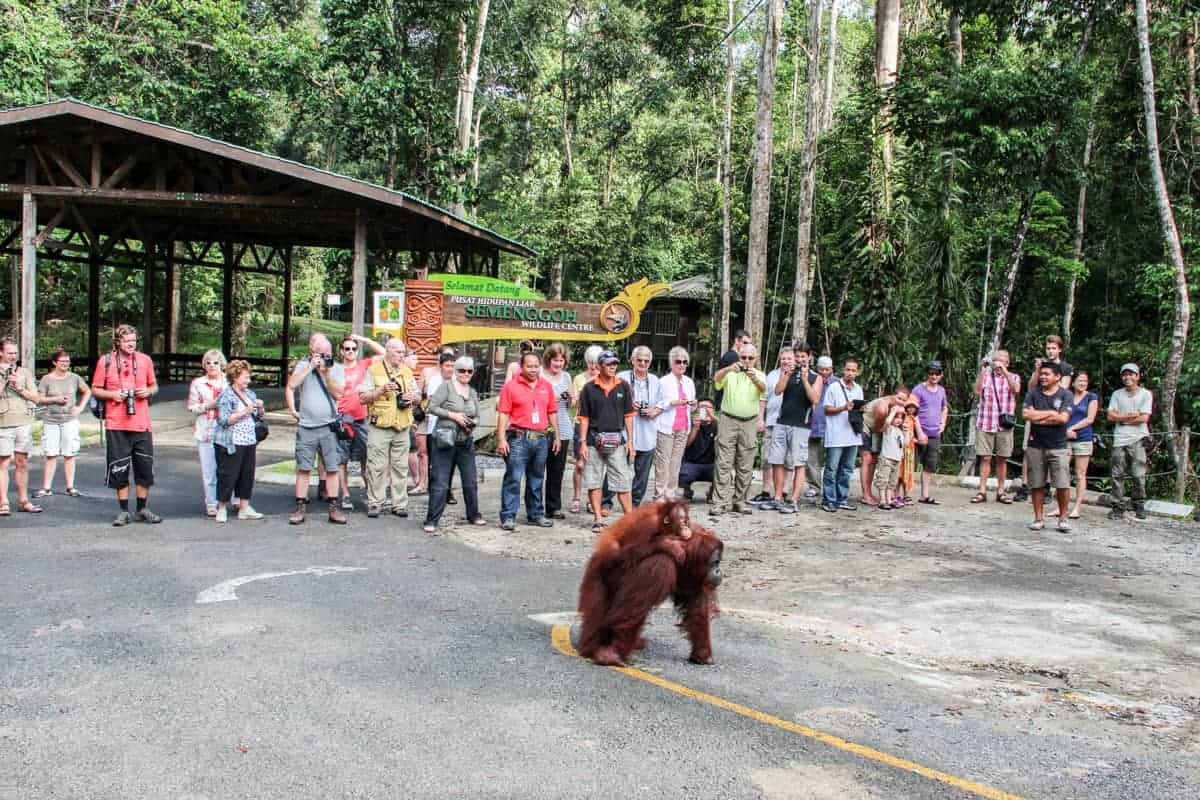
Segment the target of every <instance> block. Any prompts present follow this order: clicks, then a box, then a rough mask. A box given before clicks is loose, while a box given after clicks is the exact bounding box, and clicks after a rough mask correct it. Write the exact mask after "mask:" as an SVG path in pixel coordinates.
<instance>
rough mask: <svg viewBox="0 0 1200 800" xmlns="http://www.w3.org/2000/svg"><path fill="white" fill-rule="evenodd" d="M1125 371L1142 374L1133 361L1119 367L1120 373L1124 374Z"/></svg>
mask: <svg viewBox="0 0 1200 800" xmlns="http://www.w3.org/2000/svg"><path fill="white" fill-rule="evenodd" d="M1126 372H1132V373H1133V374H1134V375H1139V376H1140V375H1141V374H1142V371H1141V370H1140V369H1138V365H1137V364H1134V363H1133V362H1130V363H1128V364H1126V365H1125V366H1123V367H1121V374H1122V375H1124V374H1125V373H1126Z"/></svg>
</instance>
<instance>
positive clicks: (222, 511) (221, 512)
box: [213, 508, 229, 522]
mask: <svg viewBox="0 0 1200 800" xmlns="http://www.w3.org/2000/svg"><path fill="white" fill-rule="evenodd" d="M228 519H229V509H227V508H218V509H217V513H216V514H214V515H213V520H214V521H216V522H226V521H228Z"/></svg>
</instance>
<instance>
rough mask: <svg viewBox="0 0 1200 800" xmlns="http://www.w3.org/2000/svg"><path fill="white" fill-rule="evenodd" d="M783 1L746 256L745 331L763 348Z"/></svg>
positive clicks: (777, 0)
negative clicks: (772, 160) (777, 71)
mask: <svg viewBox="0 0 1200 800" xmlns="http://www.w3.org/2000/svg"><path fill="white" fill-rule="evenodd" d="M782 25H783V0H767V18H766V24H765V25H764V26H763V44H762V54H761V58H760V59H759V64H758V107H757V110H756V111H755V114H754V169H753V172H752V173H751V184H750V238H749V242H748V244H747V247H746V250H747V257H746V292H745V295H744V299H745V328H746V330H747V331H748V332H749V334H750V338H751V341H753V342H754V343H755V344H757V345H759V346H760V349H761V346H762V334H763V311H764V310H765V307H766V303H765V299H766V298H765V295H766V287H767V255H768V254H767V240H768V236H769V233H770V231H769V229H770V217H771V159H772V157H773V155H774V153H773V151H774V139H775V120H774V111H775V69H776V66H777V65H778V61H779V34H780V28H781V27H782Z"/></svg>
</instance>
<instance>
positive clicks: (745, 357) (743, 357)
mask: <svg viewBox="0 0 1200 800" xmlns="http://www.w3.org/2000/svg"><path fill="white" fill-rule="evenodd" d="M741 360H742V361H753V360H754V356H742V358H741Z"/></svg>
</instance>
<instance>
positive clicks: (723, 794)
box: [0, 448, 1197, 800]
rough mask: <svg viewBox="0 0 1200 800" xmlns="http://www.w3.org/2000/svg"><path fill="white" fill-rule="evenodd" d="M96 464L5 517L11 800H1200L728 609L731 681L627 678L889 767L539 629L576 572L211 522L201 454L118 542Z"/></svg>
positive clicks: (1169, 774) (364, 528) (1179, 780)
mask: <svg viewBox="0 0 1200 800" xmlns="http://www.w3.org/2000/svg"><path fill="white" fill-rule="evenodd" d="M98 455H99V454H98V453H97V452H94V451H89V452H88V453H86V454H85V455H84V456H83V460H84V462H85V464H84V468H83V469H81V478H82V480H81V481H80V485H81V488H83V489H84V490H85V492H86V493H87V495H88V496H87V497H85V498H82V499H80V500H71V499H69V498H65V497H55V498H53V499H52V500H51V501H50V502H49V503H48V513H46V514H43V515H40V517H33V516H30V515H24V514H15V515H14V516H13V517H11V518H9V519H8V520H4V521H3V522H2V523H0V609H3V613H2V616H0V653H2V654H3V658H2V659H0V798H4V799H5V800H8V798H13V799H14V800H16V799H18V798H19V799H20V800H28V799H29V798H122V800H124V799H127V798H129V799H132V798H155V799H156V800H157V799H158V798H186V799H187V800H200V799H201V798H212V799H214V800H215V798H222V799H223V798H241V797H253V798H298V797H303V798H308V797H312V798H395V797H439V798H440V797H481V798H483V797H486V798H495V797H512V798H561V797H572V798H573V797H579V798H585V797H586V798H610V797H611V798H617V797H682V796H687V797H704V798H753V797H768V798H818V799H819V798H859V797H884V798H935V797H937V798H940V797H969V796H972V794H971V792H970V791H969V790H970V789H971V788H974V790H975V791H976V793H977V794H978V793H979V792H983V791H985V788H984V787H986V786H992V787H998V788H999V789H1002V790H1005V791H1007V792H1011V793H1013V794H1015V795H1017V796H1023V797H1046V798H1050V797H1054V798H1063V797H1078V798H1093V797H1111V798H1165V797H1185V796H1195V794H1196V782H1195V781H1196V777H1197V776H1196V771H1195V769H1196V768H1195V765H1194V762H1195V759H1194V755H1195V752H1196V751H1195V743H1194V742H1193V745H1192V748H1191V756H1190V757H1188V756H1187V752H1186V750H1187V749H1186V748H1184V749H1183V751H1181V752H1165V753H1152V752H1150V753H1148V752H1146V751H1145V750H1143V749H1136V750H1129V751H1124V750H1121V749H1116V748H1113V747H1112V746H1111V745H1109V744H1107V743H1105V742H1102V741H1100V740H1098V739H1094V738H1092V737H1090V736H1089V735H1088V733H1087V732H1086V731H1069V730H1064V731H1042V730H1038V731H1033V730H1027V729H1022V727H1021V726H1020V725H1018V724H1008V723H1006V722H1005V721H1004V720H998V719H988V718H979V719H975V718H971V717H969V716H960V715H959V714H957V713H956V712H955V711H954V710H953V709H950V710H947V709H946V708H945V707H944V703H943V702H942V701H941V695H940V693H939V691H938V687H936V686H929V687H927V688H920V687H917V686H915V685H914V684H913V683H912V682H897V681H896V680H895V676H894V673H892V672H891V671H889V670H887V669H885V668H884V667H883V666H882V665H881V664H880V663H879V660H878V659H872V658H867V657H865V656H862V655H856V654H847V653H842V652H839V651H838V649H837V648H835V647H825V646H821V645H820V644H819V643H814V642H811V641H809V640H808V638H807V637H802V636H800V635H789V634H786V633H784V634H781V633H779V631H778V630H775V629H767V628H763V627H755V626H754V625H753V624H750V623H748V622H746V621H744V620H740V619H737V618H731V617H725V618H722V619H720V620H718V621H717V622H716V624H715V625H716V627H715V631H716V636H715V638H716V641H717V655H718V659H719V663H718V664H717V665H716V666H714V667H707V668H705V667H695V666H691V665H689V664H687V663H686V661H685V658H686V655H687V648H686V644H685V643H684V642H683V641H682V640H681V639H680V638H679V637H678V635H677V634H676V633H675V632H674V631H673V630H672V627H671V620H670V618H669V617H668V616H665V615H663V616H659V617H656V618H655V620H654V623H653V625H652V629H651V637H650V638H651V644H650V647H649V649H648V650H647V652H646V653H645V654H644V657H643V658H642V659H641V661H639V663H638V666H639V667H640V668H641V669H643V670H645V671H646V674H648V675H650V676H658V677H661V678H664V679H667V680H670V681H673V682H676V683H678V684H681V685H683V686H686V687H691V688H693V689H695V690H698V691H702V692H707V693H710V694H712V695H714V696H717V697H720V698H725V699H728V700H729V701H733V702H736V703H740V704H744V705H745V706H748V707H751V708H753V709H759V710H762V711H764V712H766V713H768V714H771V715H774V716H775V717H777V718H780V719H782V720H785V721H796V722H800V723H803V722H804V721H805V720H806V719H812V718H814V717H820V716H822V714H823V712H827V711H828V710H829V709H834V708H836V709H838V710H839V712H840V713H849V714H853V713H857V714H859V715H860V719H859V720H857V722H858V723H860V724H859V725H857V726H856V727H857V728H858V729H860V730H862V729H863V728H862V726H861V722H862V720H863V719H866V720H869V721H870V724H869V725H868V726H867V727H866V728H865V730H866V731H867V733H866V734H865V735H863V736H862V737H860V738H859V739H857V741H858V742H859V743H861V744H862V745H863V746H864V747H867V748H872V749H873V750H872V751H870V752H867V751H863V752H862V753H860V754H856V753H853V752H847V750H845V749H839V748H837V747H833V746H830V745H829V744H827V743H824V742H821V741H818V740H816V739H814V738H811V737H808V736H804V735H801V734H799V733H796V732H792V731H788V730H783V729H781V728H780V727H778V726H776V725H771V724H768V722H769V721H763V720H756V719H751V718H748V717H746V716H740V715H738V714H736V713H732V712H730V711H728V710H723V709H721V708H717V707H714V706H713V705H711V704H709V703H706V702H701V701H698V700H695V699H691V698H687V697H683V696H681V695H679V694H677V693H673V692H671V691H668V690H665V689H663V688H661V687H658V686H654V685H651V684H650V683H648V682H647V681H645V680H642V679H639V678H638V677H635V676H631V675H625V674H621V673H619V672H617V671H613V670H607V669H602V668H598V667H594V666H591V665H589V664H587V663H585V662H582V661H580V660H579V659H576V658H570V657H567V656H565V655H562V654H560V653H559V652H556V651H555V650H554V649H553V648H552V647H551V643H550V629H549V628H548V627H547V626H546V625H544V624H543V623H541V622H538V621H535V620H532V619H530V616H529V615H533V614H544V613H548V612H556V611H564V610H567V609H570V608H572V607H573V605H574V600H575V590H576V588H577V581H578V569H567V568H564V567H562V566H559V565H550V564H544V563H539V562H535V561H525V560H519V559H511V558H499V557H496V556H492V555H486V554H483V553H480V552H477V551H475V550H472V549H468V548H467V547H464V546H462V545H460V544H457V543H455V542H452V541H448V540H446V539H443V538H429V537H426V536H424V535H423V534H421V533H420V530H419V527H418V526H419V516H418V517H417V518H410V519H409V520H407V521H403V522H401V521H396V520H376V521H372V520H367V519H366V518H365V516H364V515H362V514H356V515H354V517H353V519H352V522H351V524H350V525H348V526H346V527H341V528H339V527H333V526H329V525H327V524H326V523H324V522H323V521H310V522H309V523H308V524H307V525H305V526H303V527H301V528H295V527H289V526H288V525H287V524H286V522H285V521H284V520H283V519H282V517H281V516H279V515H281V514H282V512H284V511H286V509H287V506H288V505H289V503H288V494H289V493H288V490H287V489H286V488H285V487H265V488H264V489H263V490H262V492H261V494H260V496H258V497H256V498H255V500H254V503H255V505H256V507H258V508H259V509H260V510H262V511H264V512H267V513H271V514H274V515H275V516H274V517H273V518H270V519H267V520H264V521H262V522H259V523H242V524H239V523H236V522H231V523H229V524H228V525H225V526H218V525H215V524H213V523H211V522H208V521H206V520H203V519H201V518H199V517H197V516H196V513H195V512H196V511H197V510H198V503H197V502H196V501H195V499H194V498H195V496H196V492H197V490H198V478H197V477H196V474H197V473H196V467H195V465H194V463H193V460H192V454H191V452H190V451H188V450H186V449H171V448H162V449H160V452H159V464H158V466H159V474H160V475H161V476H162V477H161V485H160V486H159V487H158V488H157V489H156V491H155V494H154V503H153V507H154V508H156V509H157V510H158V511H159V512H160V513H162V514H164V515H166V516H167V517H168V521H167V522H166V523H164V524H162V525H159V526H137V525H134V526H130V527H128V528H124V529H114V528H112V527H110V526H109V525H108V520H109V518H110V517H111V515H112V513H113V510H114V503H113V501H112V500H111V498H110V497H109V495H108V493H107V492H103V491H102V490H100V488H99V487H98V486H96V485H95V481H91V480H88V479H89V478H91V477H92V476H94V475H98V474H99V470H97V469H96V468H95V464H94V463H92V462H94V461H95V460H96V459H97V458H98ZM491 488H493V489H494V488H495V487H491ZM459 508H461V506H460V507H459ZM578 533H579V532H578V531H574V530H572V531H564V536H566V535H578ZM515 535H517V536H520V535H521V532H520V529H519V528H518V531H517V533H516V534H515ZM310 566H326V567H331V566H339V567H354V568H359V569H358V570H357V571H349V572H339V573H333V574H325V575H314V574H300V575H290V576H284V577H278V578H273V579H266V580H260V581H255V582H249V583H245V584H243V585H241V586H239V587H237V588H236V594H237V599H236V600H230V601H226V602H219V603H211V604H198V603H197V595H198V594H199V593H200V592H202V591H203V590H204V589H206V588H209V587H212V586H214V585H216V584H219V583H221V582H223V581H227V580H230V579H233V578H237V577H239V576H250V575H255V574H259V573H272V572H289V571H295V570H302V569H305V568H307V567H310ZM824 716H825V717H826V718H828V714H825V715H824ZM880 754H884V755H894V756H895V757H898V758H903V759H909V760H911V761H912V762H916V763H917V764H920V765H924V766H927V767H929V768H931V769H936V770H939V771H942V772H944V773H945V774H946V775H949V776H957V777H959V778H962V779H963V780H964V781H971V782H974V784H977V785H975V786H974V787H971V786H967V787H965V789H964V787H963V786H962V785H959V786H953V785H947V784H946V783H944V782H939V781H938V780H935V779H931V778H929V777H926V776H922V775H919V774H915V773H914V772H911V771H906V770H905V769H901V768H897V767H896V766H894V765H892V764H888V763H884V762H883V761H881V760H880ZM983 796H988V795H986V794H984V795H983ZM991 796H994V797H1001V796H1004V795H1001V794H994V795H991Z"/></svg>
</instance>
